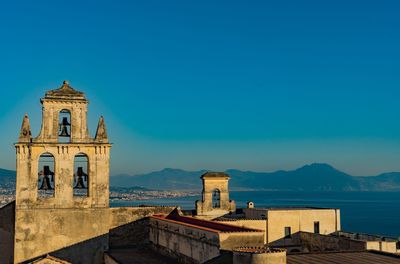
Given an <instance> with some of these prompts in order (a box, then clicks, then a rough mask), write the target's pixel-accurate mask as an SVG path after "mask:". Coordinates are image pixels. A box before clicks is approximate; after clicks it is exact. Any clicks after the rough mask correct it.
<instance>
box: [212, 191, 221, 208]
mask: <svg viewBox="0 0 400 264" xmlns="http://www.w3.org/2000/svg"><path fill="white" fill-rule="evenodd" d="M212 207H213V208H220V207H221V192H220V190H218V189H215V190H214V191H213V192H212Z"/></svg>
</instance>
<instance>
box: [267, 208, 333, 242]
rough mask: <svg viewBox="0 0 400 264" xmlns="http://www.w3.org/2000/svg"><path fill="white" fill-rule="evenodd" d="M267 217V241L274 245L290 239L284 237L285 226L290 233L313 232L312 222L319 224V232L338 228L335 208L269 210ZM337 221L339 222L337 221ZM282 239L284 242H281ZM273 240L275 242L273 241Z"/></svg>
mask: <svg viewBox="0 0 400 264" xmlns="http://www.w3.org/2000/svg"><path fill="white" fill-rule="evenodd" d="M267 218H268V234H267V238H268V242H269V243H273V245H274V246H280V245H282V246H283V245H285V246H287V245H289V244H290V239H284V237H285V227H290V228H291V233H292V234H295V233H297V232H300V231H303V232H310V233H314V222H315V221H318V222H319V225H320V228H319V229H320V234H325V235H327V234H331V233H333V232H336V231H337V230H339V229H338V228H340V221H339V219H338V218H337V210H336V209H308V210H305V209H304V210H269V211H268V212H267ZM338 221H339V222H338ZM282 239H284V240H286V241H283V242H284V244H281V243H280V242H282ZM274 242H275V243H274Z"/></svg>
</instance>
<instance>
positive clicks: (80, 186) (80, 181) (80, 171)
mask: <svg viewBox="0 0 400 264" xmlns="http://www.w3.org/2000/svg"><path fill="white" fill-rule="evenodd" d="M77 175H78V179H77V182H76V185H75V187H74V188H75V189H87V187H86V186H85V183H84V181H83V177H85V181H87V177H88V175H87V174H86V173H85V172H83V168H82V167H78V171H77Z"/></svg>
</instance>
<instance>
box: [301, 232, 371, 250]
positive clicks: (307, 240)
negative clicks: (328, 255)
mask: <svg viewBox="0 0 400 264" xmlns="http://www.w3.org/2000/svg"><path fill="white" fill-rule="evenodd" d="M293 241H295V244H299V245H301V251H302V252H324V251H329V252H331V251H362V250H365V249H366V243H365V242H363V241H357V240H351V239H348V238H344V237H337V236H331V235H321V234H314V233H308V232H299V233H296V234H294V235H293Z"/></svg>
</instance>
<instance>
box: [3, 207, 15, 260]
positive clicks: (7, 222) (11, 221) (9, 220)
mask: <svg viewBox="0 0 400 264" xmlns="http://www.w3.org/2000/svg"><path fill="white" fill-rule="evenodd" d="M14 232H15V202H11V203H9V204H7V205H6V206H4V207H2V208H0V263H4V264H6V263H7V264H8V263H13V261H14Z"/></svg>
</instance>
